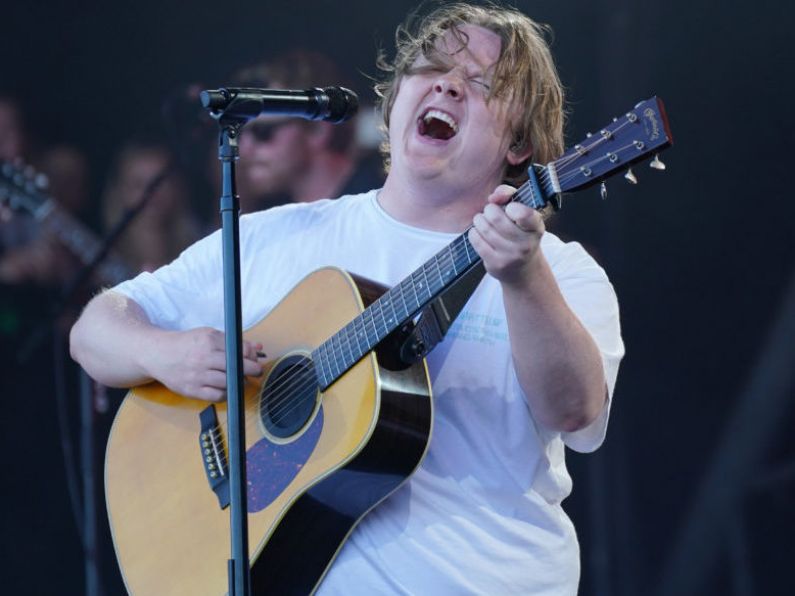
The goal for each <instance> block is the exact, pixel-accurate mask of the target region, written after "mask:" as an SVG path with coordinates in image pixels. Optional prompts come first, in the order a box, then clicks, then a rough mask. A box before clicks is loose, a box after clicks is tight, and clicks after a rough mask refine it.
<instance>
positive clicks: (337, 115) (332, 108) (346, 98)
mask: <svg viewBox="0 0 795 596" xmlns="http://www.w3.org/2000/svg"><path fill="white" fill-rule="evenodd" d="M323 91H324V93H325V94H326V95H327V96H328V100H329V105H328V116H327V117H326V118H324V120H328V121H329V122H345V121H346V120H349V119H350V118H352V117H353V116H354V115H355V114H356V112H357V110H358V109H359V97H358V96H357V95H356V94H355V93H354V92H353V91H351V90H350V89H346V88H345V87H326V88H325V89H323Z"/></svg>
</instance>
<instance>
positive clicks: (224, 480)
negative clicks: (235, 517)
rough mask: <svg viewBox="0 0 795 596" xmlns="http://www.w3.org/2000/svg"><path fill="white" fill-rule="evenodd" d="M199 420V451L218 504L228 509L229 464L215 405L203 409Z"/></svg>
mask: <svg viewBox="0 0 795 596" xmlns="http://www.w3.org/2000/svg"><path fill="white" fill-rule="evenodd" d="M199 421H200V422H201V432H200V433H199V450H200V451H199V453H200V455H201V458H202V463H203V464H204V473H205V474H206V476H207V482H208V483H209V484H210V488H211V489H212V491H213V492H214V493H215V496H216V497H218V505H219V506H220V507H221V509H226V508H227V507H228V506H229V464H228V460H227V457H226V447H225V446H224V440H223V437H222V436H221V426H220V425H219V424H218V415H217V414H216V412H215V406H208V407H207V408H205V409H204V410H202V411H201V413H200V414H199Z"/></svg>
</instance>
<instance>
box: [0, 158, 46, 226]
mask: <svg viewBox="0 0 795 596" xmlns="http://www.w3.org/2000/svg"><path fill="white" fill-rule="evenodd" d="M47 187H48V182H47V177H46V176H45V175H44V174H41V173H39V172H36V171H35V170H34V169H33V167H32V166H28V165H24V164H16V163H11V162H7V161H4V162H1V163H0V206H8V207H9V208H11V209H12V210H14V211H26V212H27V213H30V214H31V215H33V216H34V217H36V218H37V219H40V218H42V217H44V215H46V214H47V212H49V210H50V209H52V205H53V203H52V200H51V199H50V197H49V195H48V194H47Z"/></svg>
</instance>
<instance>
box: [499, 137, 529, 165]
mask: <svg viewBox="0 0 795 596" xmlns="http://www.w3.org/2000/svg"><path fill="white" fill-rule="evenodd" d="M531 155H533V144H532V143H530V142H528V143H526V144H522V143H521V142H518V141H517V142H515V143H513V144H512V145H511V146H510V147H509V148H508V155H507V156H506V157H505V159H506V160H507V161H508V164H509V165H512V166H516V165H519V164H520V163H522V162H523V161H525V160H526V159H527V158H529V157H530V156H531Z"/></svg>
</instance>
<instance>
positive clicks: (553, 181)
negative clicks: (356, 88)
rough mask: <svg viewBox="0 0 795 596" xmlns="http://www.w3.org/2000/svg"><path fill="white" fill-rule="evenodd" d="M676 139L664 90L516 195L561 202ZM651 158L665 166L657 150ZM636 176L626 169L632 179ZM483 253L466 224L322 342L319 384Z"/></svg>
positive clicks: (533, 202) (526, 200)
mask: <svg viewBox="0 0 795 596" xmlns="http://www.w3.org/2000/svg"><path fill="white" fill-rule="evenodd" d="M672 143H673V138H672V136H671V130H670V126H669V125H668V118H667V116H666V114H665V107H664V106H663V103H662V101H661V100H660V99H659V98H657V97H652V98H650V99H647V100H645V101H642V102H640V103H638V104H636V105H635V107H634V108H633V109H632V110H630V111H629V112H627V113H626V114H625V115H624V116H623V117H621V118H614V119H613V121H612V122H610V123H609V124H608V125H607V126H605V127H604V128H602V129H601V130H600V131H599V133H598V134H593V135H591V134H589V135H588V136H587V137H586V138H585V139H583V140H582V142H580V143H578V144H576V145H574V146H573V147H572V148H571V149H569V150H568V151H566V152H565V153H564V154H563V155H561V156H560V157H559V158H558V159H556V160H554V161H552V162H550V163H548V164H547V165H545V166H542V165H537V164H536V165H532V166H530V168H529V169H528V177H529V179H528V180H527V182H525V183H524V184H523V185H522V186H521V187H519V189H517V191H516V193H515V194H514V196H513V198H512V200H514V201H519V202H521V203H523V204H525V205H527V206H529V207H532V208H533V209H537V210H541V209H544V208H546V207H547V205H549V204H552V205H553V206H554V207H555V208H556V209H557V208H558V207H559V206H560V195H561V193H564V192H572V191H577V190H582V189H584V188H587V187H589V186H592V185H594V184H596V183H599V182H602V181H604V180H605V179H607V178H608V177H610V176H613V175H614V174H616V173H617V172H619V171H623V170H627V169H628V168H629V167H630V166H631V165H633V164H635V163H637V162H639V161H641V160H643V159H646V158H647V157H648V156H649V155H651V154H652V153H656V152H658V151H661V150H663V149H666V148H667V147H670V146H671V144H672ZM650 165H651V166H652V167H653V168H654V169H658V170H661V169H665V166H664V165H663V164H662V162H659V161H658V160H657V159H656V158H655V161H654V162H652V163H651V164H650ZM634 178H635V177H634V175H632V176H629V175H628V176H627V179H628V180H630V181H633V180H634ZM635 182H636V180H635ZM467 231H468V230H467ZM480 260H481V259H480V257H479V256H478V254H477V253H476V252H475V250H474V249H473V247H472V245H471V244H470V243H469V239H468V238H467V232H465V233H464V234H462V235H461V236H459V237H458V238H456V239H455V240H454V241H453V242H452V243H451V244H449V245H448V246H447V247H445V248H444V249H442V250H441V251H439V252H438V253H437V254H436V255H435V256H434V257H433V258H432V259H431V260H429V261H428V262H427V263H425V264H424V265H422V266H421V267H420V268H419V269H417V270H416V271H415V272H414V273H412V274H411V275H409V276H408V277H407V278H406V279H404V280H403V281H402V282H400V283H399V284H398V285H396V286H395V287H393V288H392V289H391V290H388V291H387V292H385V293H384V294H383V295H382V296H381V297H380V298H379V299H378V300H376V301H375V302H373V303H372V304H371V305H370V306H369V307H368V308H367V309H366V310H365V311H364V312H362V313H361V314H360V315H359V316H358V317H356V318H355V319H354V320H353V321H351V322H350V323H348V325H346V326H345V327H343V328H342V329H341V330H340V331H339V332H337V333H335V334H334V335H333V336H331V337H330V338H329V339H328V340H327V341H325V342H324V343H323V344H321V345H320V346H318V348H317V349H315V351H314V352H313V353H312V359H313V361H314V365H315V373H316V377H317V382H318V384H319V385H320V387H321V389H323V390H325V389H326V388H327V387H328V386H329V385H331V384H332V383H333V382H334V381H335V380H337V379H338V378H339V377H340V376H341V375H342V374H343V373H344V372H345V371H347V370H348V369H349V368H350V367H351V366H353V365H354V364H356V363H357V362H358V361H359V360H361V358H363V357H364V356H365V354H367V353H368V352H370V351H371V350H372V349H373V348H375V346H377V345H378V344H379V343H380V342H381V341H382V340H384V339H385V338H386V337H387V336H388V335H389V334H390V333H392V332H393V331H395V330H396V329H398V328H399V327H401V326H402V325H404V324H405V323H406V322H408V321H410V320H412V319H413V318H414V317H415V316H416V315H417V314H418V313H419V312H420V311H421V310H422V309H423V308H425V307H426V306H427V305H428V304H429V303H430V302H431V301H433V300H434V299H435V298H436V297H437V296H439V295H440V294H441V293H442V292H444V291H445V290H446V289H447V288H449V287H450V286H451V285H452V284H453V283H455V282H456V281H457V280H458V279H459V278H461V276H463V275H464V274H465V273H466V272H467V271H468V270H469V269H471V268H472V267H473V266H475V265H476V264H477V263H479V262H480Z"/></svg>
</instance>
